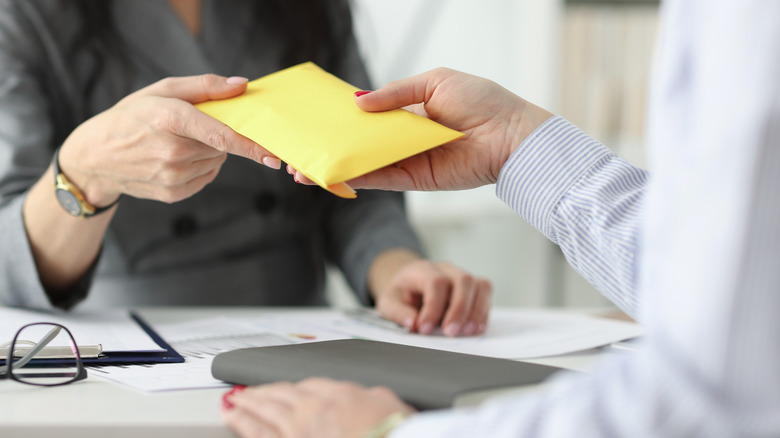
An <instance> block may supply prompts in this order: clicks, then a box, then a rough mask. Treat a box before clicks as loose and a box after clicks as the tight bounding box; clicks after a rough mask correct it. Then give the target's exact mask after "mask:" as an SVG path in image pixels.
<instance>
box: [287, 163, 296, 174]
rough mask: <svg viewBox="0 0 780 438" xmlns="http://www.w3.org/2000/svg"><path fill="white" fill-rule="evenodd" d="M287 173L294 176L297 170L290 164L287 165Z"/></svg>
mask: <svg viewBox="0 0 780 438" xmlns="http://www.w3.org/2000/svg"><path fill="white" fill-rule="evenodd" d="M287 173H288V174H290V175H292V174H293V173H295V170H294V169H293V168H292V166H290V165H289V164H288V165H287Z"/></svg>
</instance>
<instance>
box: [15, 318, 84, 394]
mask: <svg viewBox="0 0 780 438" xmlns="http://www.w3.org/2000/svg"><path fill="white" fill-rule="evenodd" d="M76 348H77V347H76V342H75V341H74V340H73V337H72V336H71V335H70V333H68V331H67V330H65V329H64V328H63V327H61V326H59V325H56V324H48V323H41V324H32V325H28V326H26V327H24V328H22V329H21V330H20V331H19V333H18V334H17V335H16V338H15V339H14V343H13V346H12V351H13V359H12V364H11V369H10V372H11V374H12V376H13V378H14V379H16V380H18V381H20V382H23V383H29V384H33V385H43V386H54V385H62V384H65V383H70V382H72V381H74V380H78V379H80V378H82V374H83V373H84V371H83V367H82V365H81V361H80V359H79V357H78V355H77V354H78V353H77V350H76Z"/></svg>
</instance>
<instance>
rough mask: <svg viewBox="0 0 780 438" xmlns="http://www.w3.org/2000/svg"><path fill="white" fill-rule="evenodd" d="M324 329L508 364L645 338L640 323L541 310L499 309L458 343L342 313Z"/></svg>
mask: <svg viewBox="0 0 780 438" xmlns="http://www.w3.org/2000/svg"><path fill="white" fill-rule="evenodd" d="M323 319H326V318H323ZM320 324H323V325H325V326H327V328H328V329H329V330H332V331H340V332H343V333H345V334H349V335H352V336H355V337H361V338H367V339H374V340H377V341H385V342H394V343H398V344H406V345H414V346H418V347H426V348H433V349H438V350H447V351H454V352H459V353H467V354H476V355H481V356H492V357H500V358H505V359H531V358H538V357H546V356H556V355H560V354H566V353H572V352H575V351H581V350H587V349H590V348H595V347H600V346H604V345H608V344H611V343H613V342H618V341H622V340H624V339H628V338H633V337H635V336H639V335H641V334H642V333H644V330H643V328H642V326H640V325H639V324H636V323H630V322H625V321H618V320H614V319H607V318H598V317H592V316H587V315H579V314H572V313H565V312H555V311H545V310H535V309H534V310H525V309H493V310H492V311H491V314H490V322H489V324H488V329H487V332H486V333H485V334H484V335H482V336H469V337H456V338H450V337H447V336H444V335H443V334H442V332H441V330H437V331H435V332H434V333H433V334H432V335H428V336H424V335H420V334H416V333H402V332H399V331H397V330H389V329H386V328H382V327H378V326H376V325H373V324H370V323H367V322H365V321H361V320H357V319H355V318H350V317H348V316H345V315H341V314H334V315H331V316H330V318H329V319H327V320H326V321H321V322H320Z"/></svg>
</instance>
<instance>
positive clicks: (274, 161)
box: [263, 157, 282, 170]
mask: <svg viewBox="0 0 780 438" xmlns="http://www.w3.org/2000/svg"><path fill="white" fill-rule="evenodd" d="M263 164H265V165H266V166H268V167H270V168H271V169H276V170H279V169H281V168H282V160H280V159H278V158H276V157H263Z"/></svg>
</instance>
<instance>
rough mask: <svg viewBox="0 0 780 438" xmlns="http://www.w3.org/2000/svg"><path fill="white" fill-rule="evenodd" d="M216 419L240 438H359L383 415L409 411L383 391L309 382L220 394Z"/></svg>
mask: <svg viewBox="0 0 780 438" xmlns="http://www.w3.org/2000/svg"><path fill="white" fill-rule="evenodd" d="M223 400H224V403H223V405H222V418H223V420H224V421H225V423H227V425H228V426H229V427H230V428H231V429H233V431H234V432H236V433H237V434H238V435H239V436H242V437H267V438H300V437H318V438H360V437H363V436H365V435H366V433H367V432H368V431H370V430H371V429H372V428H373V427H375V426H376V425H378V424H379V423H380V422H381V421H382V420H384V419H385V418H387V417H388V416H389V415H391V414H393V413H396V412H402V413H405V414H410V413H412V412H414V409H413V408H412V407H411V406H409V405H407V404H405V403H404V402H402V401H401V400H400V399H399V398H398V396H396V395H395V394H394V393H393V392H391V391H390V390H389V389H387V388H384V387H374V388H365V387H362V386H360V385H356V384H354V383H348V382H339V381H334V380H330V379H323V378H310V379H306V380H303V381H301V382H299V383H296V384H292V383H288V382H280V383H272V384H268V385H262V386H255V387H248V388H245V389H244V388H242V387H237V388H236V389H234V390H233V391H230V392H228V393H227V394H225V397H224V398H223Z"/></svg>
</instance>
